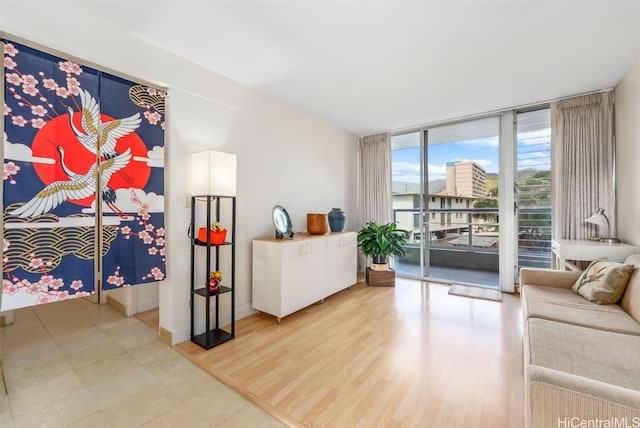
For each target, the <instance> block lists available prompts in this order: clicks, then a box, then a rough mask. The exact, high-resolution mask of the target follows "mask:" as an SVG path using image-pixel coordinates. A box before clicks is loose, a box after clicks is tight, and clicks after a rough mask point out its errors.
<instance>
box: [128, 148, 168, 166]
mask: <svg viewBox="0 0 640 428" xmlns="http://www.w3.org/2000/svg"><path fill="white" fill-rule="evenodd" d="M133 160H134V161H138V162H145V163H146V164H147V165H149V166H150V167H152V168H153V167H155V168H163V167H164V148H163V147H160V146H154V147H153V149H151V150H149V151H148V152H147V157H146V158H145V157H142V156H134V157H133Z"/></svg>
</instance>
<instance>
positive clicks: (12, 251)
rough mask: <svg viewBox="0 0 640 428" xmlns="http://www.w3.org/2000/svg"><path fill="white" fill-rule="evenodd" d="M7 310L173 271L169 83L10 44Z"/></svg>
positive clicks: (5, 206)
mask: <svg viewBox="0 0 640 428" xmlns="http://www.w3.org/2000/svg"><path fill="white" fill-rule="evenodd" d="M3 81H4V85H5V90H4V187H3V188H4V193H3V214H4V222H3V225H4V242H3V265H4V266H3V267H4V278H3V281H2V304H1V308H0V309H1V310H3V311H5V310H10V309H15V308H20V307H25V306H31V305H36V304H41V303H49V302H55V301H59V300H64V299H71V298H76V297H82V296H87V295H90V294H93V293H94V292H95V290H96V282H97V281H96V278H100V281H99V283H100V286H101V287H102V289H103V290H108V289H113V288H117V287H126V286H129V285H136V284H142V283H146V282H151V281H159V280H162V279H164V277H165V275H164V272H165V242H164V236H165V230H164V117H165V98H166V94H165V92H164V91H161V90H158V89H154V88H151V87H148V86H144V85H139V84H136V83H134V82H130V81H127V80H124V79H121V78H118V77H115V76H112V75H109V74H107V73H104V72H101V71H98V70H95V69H92V68H89V67H86V66H84V65H80V64H77V63H75V62H73V61H69V60H65V59H62V58H57V57H55V56H52V55H49V54H46V53H43V52H40V51H37V50H35V49H32V48H29V47H27V46H23V45H20V44H17V43H14V42H11V41H4V79H3Z"/></svg>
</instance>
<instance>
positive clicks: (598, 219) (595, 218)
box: [585, 208, 609, 226]
mask: <svg viewBox="0 0 640 428" xmlns="http://www.w3.org/2000/svg"><path fill="white" fill-rule="evenodd" d="M585 222H587V223H593V224H597V225H599V226H608V224H609V219H607V217H606V216H605V215H604V209H602V208H598V209H597V210H596V212H595V213H593V215H592V216H591V217H589V218H588V219H586V220H585Z"/></svg>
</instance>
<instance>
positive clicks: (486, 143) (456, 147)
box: [391, 137, 498, 183]
mask: <svg viewBox="0 0 640 428" xmlns="http://www.w3.org/2000/svg"><path fill="white" fill-rule="evenodd" d="M391 156H392V158H391V161H392V173H393V181H402V182H410V183H419V182H420V148H419V147H411V148H406V149H401V150H393V151H392V155H391ZM428 160H429V181H431V180H437V179H440V178H441V179H444V178H445V175H446V165H447V162H455V161H468V160H472V161H475V162H476V163H477V164H478V165H480V166H481V167H483V168H484V169H485V170H486V171H487V172H496V173H497V172H498V138H497V137H489V138H482V139H478V140H469V141H463V142H453V143H444V144H434V145H431V146H429V153H428Z"/></svg>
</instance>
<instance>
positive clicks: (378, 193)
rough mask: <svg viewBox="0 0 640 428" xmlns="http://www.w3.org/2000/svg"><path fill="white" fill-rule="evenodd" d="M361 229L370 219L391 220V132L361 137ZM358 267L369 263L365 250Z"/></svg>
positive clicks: (359, 149)
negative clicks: (365, 256)
mask: <svg viewBox="0 0 640 428" xmlns="http://www.w3.org/2000/svg"><path fill="white" fill-rule="evenodd" d="M358 153H359V156H358V167H359V174H358V224H357V228H358V230H359V229H360V228H361V227H362V226H364V225H365V224H366V223H368V222H370V221H375V222H377V223H380V224H384V223H389V222H390V221H391V135H390V134H389V133H383V134H377V135H369V136H366V137H361V138H360V140H359V141H358ZM358 265H359V269H360V270H361V271H362V270H364V268H365V267H366V260H365V258H364V256H362V254H360V255H359V258H358Z"/></svg>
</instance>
